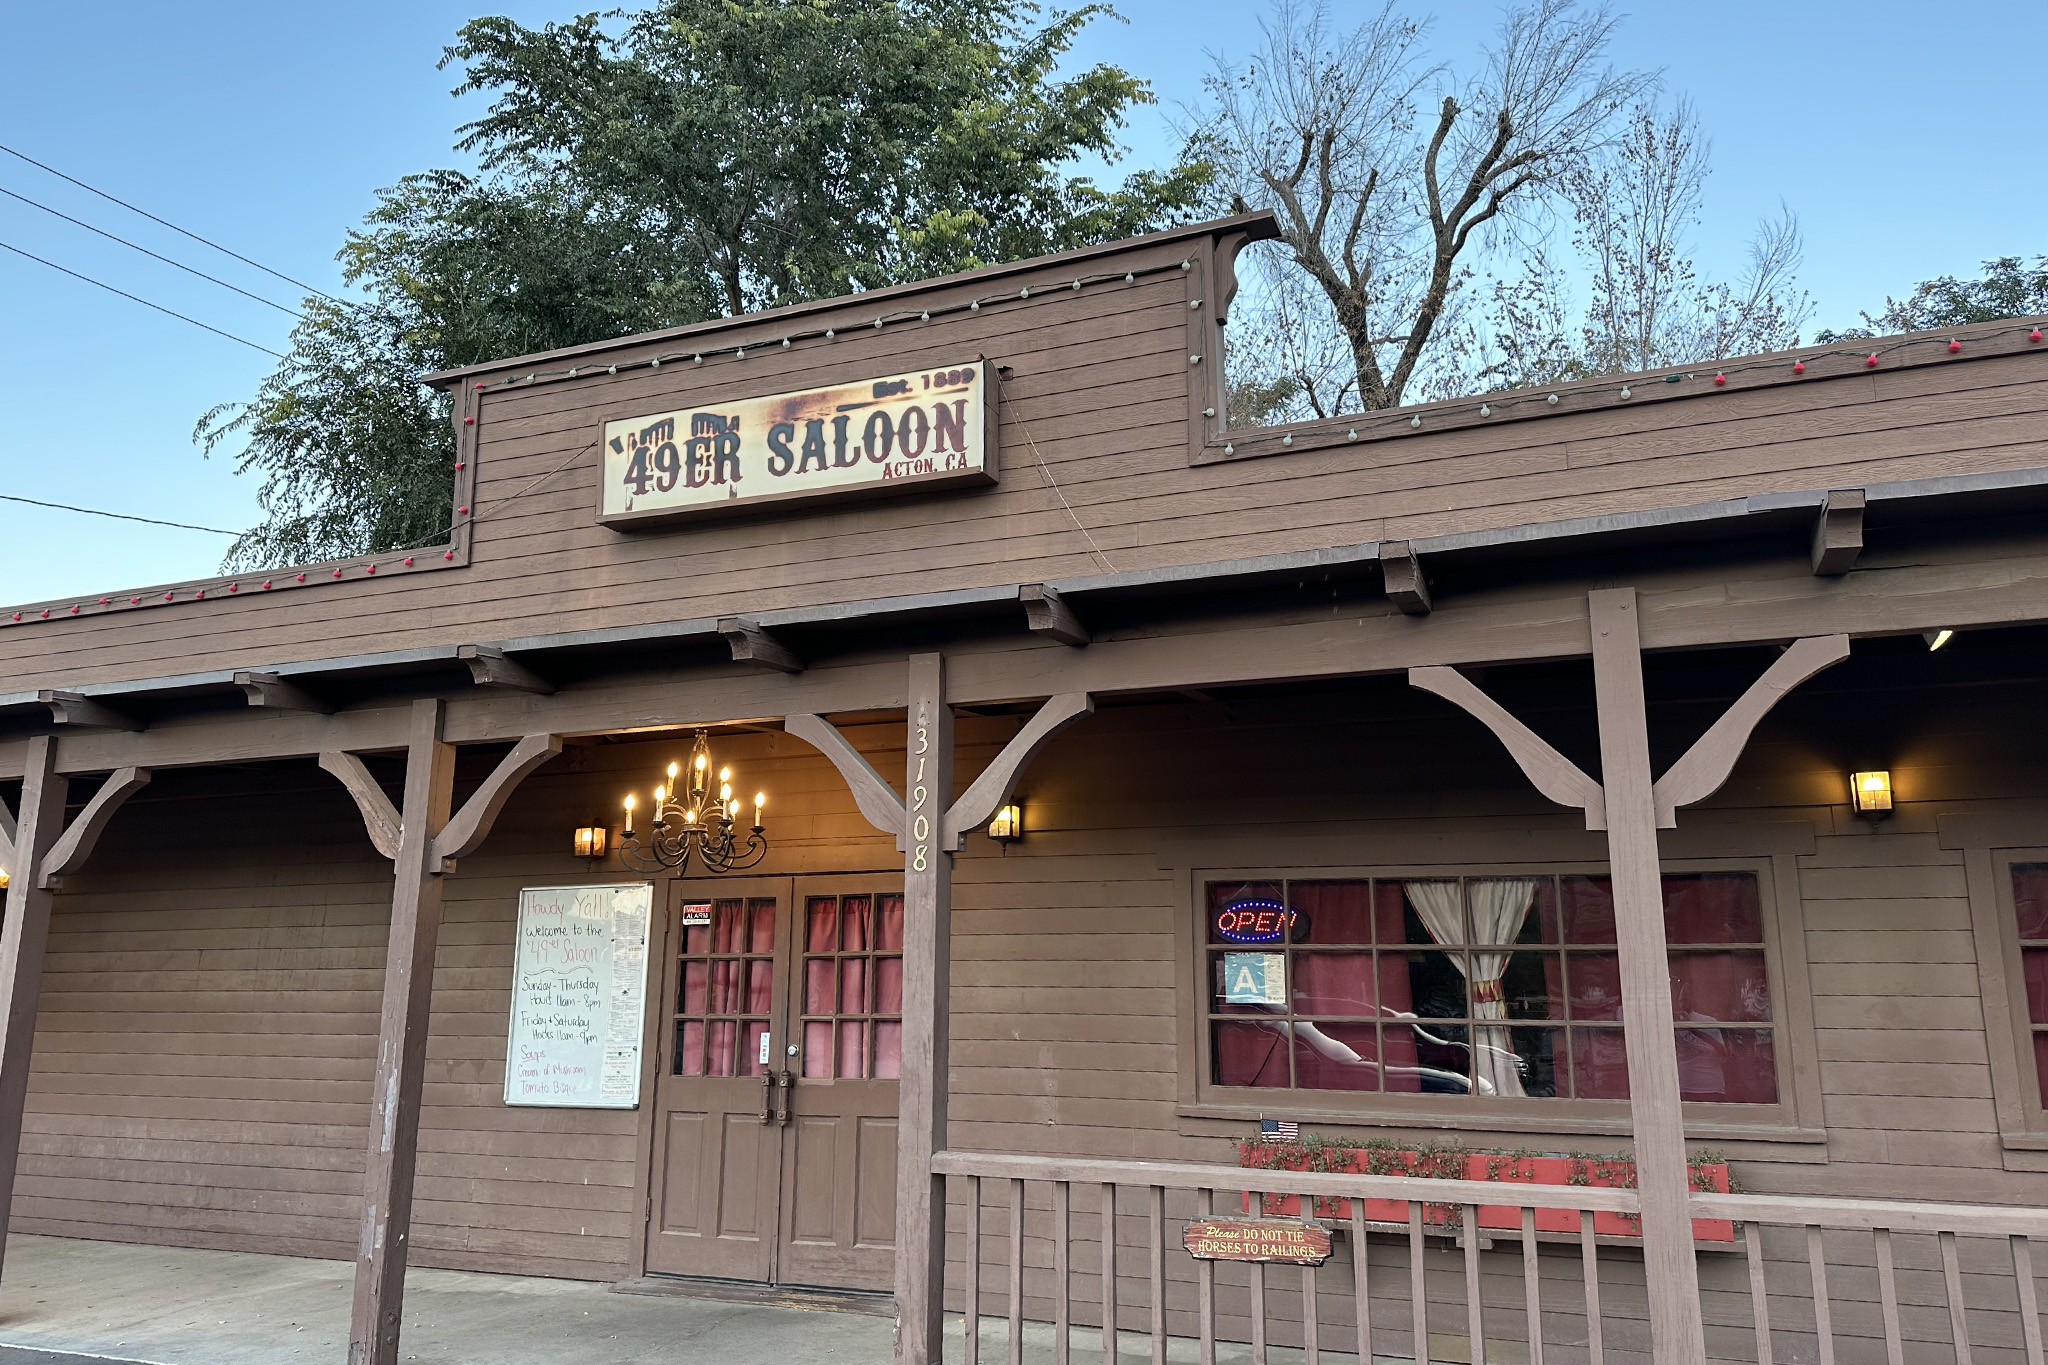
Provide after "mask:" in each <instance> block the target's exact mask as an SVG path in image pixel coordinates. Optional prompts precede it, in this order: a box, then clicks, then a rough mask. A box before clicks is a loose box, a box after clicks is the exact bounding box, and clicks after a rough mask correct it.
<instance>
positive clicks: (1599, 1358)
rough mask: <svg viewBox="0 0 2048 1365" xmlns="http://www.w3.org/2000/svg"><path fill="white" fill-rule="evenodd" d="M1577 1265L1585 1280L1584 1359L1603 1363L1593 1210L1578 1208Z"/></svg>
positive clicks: (1597, 1248)
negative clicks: (1581, 1270) (1581, 1269)
mask: <svg viewBox="0 0 2048 1365" xmlns="http://www.w3.org/2000/svg"><path fill="white" fill-rule="evenodd" d="M1579 1265H1580V1266H1581V1267H1582V1268H1583V1271H1584V1274H1583V1278H1584V1280H1585V1281H1586V1359H1587V1361H1588V1362H1589V1365H1604V1363H1605V1361H1606V1359H1607V1357H1606V1353H1605V1351H1604V1350H1603V1348H1602V1345H1601V1329H1602V1327H1603V1326H1604V1324H1603V1323H1602V1322H1601V1320H1600V1248H1599V1246H1598V1244H1597V1243H1595V1242H1594V1241H1593V1211H1592V1210H1591V1209H1580V1210H1579Z"/></svg>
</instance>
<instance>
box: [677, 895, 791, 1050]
mask: <svg viewBox="0 0 2048 1365" xmlns="http://www.w3.org/2000/svg"><path fill="white" fill-rule="evenodd" d="M681 956H682V987H681V998H680V999H679V1000H677V1002H676V1006H677V1009H676V1014H675V1020H674V1022H675V1030H676V1050H675V1074H676V1075H678V1076H758V1075H760V1074H761V1073H762V1072H763V1071H764V1070H766V1069H767V1063H766V1062H765V1061H764V1060H763V1059H762V1048H761V1042H762V1039H763V1038H764V1037H766V1036H767V1033H768V1006H769V1002H770V1000H771V999H773V997H774V994H775V901H774V899H773V898H772V897H756V898H754V899H751V900H739V899H734V900H720V901H713V902H712V903H711V904H709V905H690V906H685V907H684V908H683V945H682V952H681ZM747 1016H753V1017H751V1018H749V1017H747Z"/></svg>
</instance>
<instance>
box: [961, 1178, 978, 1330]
mask: <svg viewBox="0 0 2048 1365" xmlns="http://www.w3.org/2000/svg"><path fill="white" fill-rule="evenodd" d="M962 1297H963V1298H965V1299H966V1301H967V1303H966V1307H967V1312H966V1313H965V1314H964V1315H963V1316H964V1317H965V1319H966V1324H965V1325H966V1331H967V1365H981V1177H980V1176H978V1175H970V1176H968V1177H967V1288H966V1290H965V1292H964V1293H963V1295H962Z"/></svg>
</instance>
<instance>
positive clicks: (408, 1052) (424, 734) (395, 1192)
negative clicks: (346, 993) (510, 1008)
mask: <svg viewBox="0 0 2048 1365" xmlns="http://www.w3.org/2000/svg"><path fill="white" fill-rule="evenodd" d="M441 724H442V703H441V702H440V701H438V700H435V701H419V702H414V703H413V706H412V726H411V735H410V742H409V743H408V745H407V747H406V763H405V801H404V804H403V805H402V806H401V808H400V810H401V815H400V820H399V829H400V839H399V848H398V856H397V857H396V858H395V859H394V860H393V862H394V864H395V866H394V877H393V886H392V897H391V938H390V942H389V945H388V946H387V948H386V950H385V955H384V1009H383V1015H382V1018H381V1019H380V1021H379V1023H378V1029H377V1067H376V1073H375V1076H374V1078H373V1080H372V1084H371V1089H370V1095H371V1098H370V1142H369V1155H368V1161H367V1163H366V1165H365V1168H364V1172H363V1209H362V1225H361V1230H360V1233H359V1235H358V1238H357V1241H356V1285H355V1298H354V1302H353V1305H352V1307H351V1311H350V1318H349V1347H348V1358H349V1362H350V1365H397V1361H398V1331H399V1325H400V1323H401V1321H402V1320H403V1316H404V1310H405V1263H406V1254H407V1251H408V1250H409V1249H410V1246H411V1242H412V1194H413V1172H414V1166H415V1162H416V1160H417V1157H418V1148H419V1128H420V1083H421V1078H422V1076H423V1074H424V1073H425V1070H426V1060H427V1021H428V1018H429V1016H430V1014H431V1012H432V1004H433V988H434V953H435V949H436V948H437V947H438V946H439V943H440V938H441V888H442V886H443V879H442V877H441V875H440V872H439V861H440V860H439V859H438V858H437V857H436V855H435V853H434V842H435V840H436V839H437V838H438V837H439V835H440V833H441V830H442V828H443V827H444V826H445V825H446V824H447V822H448V809H449V806H450V804H451V802H452V800H453V794H454V787H455V747H454V746H453V745H451V744H447V743H444V742H443V741H442V738H441Z"/></svg>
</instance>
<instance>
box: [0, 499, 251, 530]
mask: <svg viewBox="0 0 2048 1365" xmlns="http://www.w3.org/2000/svg"><path fill="white" fill-rule="evenodd" d="M0 500H4V501H7V502H25V503H27V504H28V505H29V506H31V507H54V508H56V509H57V510H58V511H59V512H83V513H84V514H85V515H86V516H89V517H113V518H114V519H115V520H117V521H140V522H147V523H148V524H149V525H151V526H175V527H177V528H178V529H179V530H180V531H205V532H207V533H208V534H209V535H216V536H239V535H241V534H242V533H241V532H240V531H223V530H221V529H220V528H219V527H218V526H194V525H193V524H192V523H191V522H189V521H160V520H158V519H157V518H155V517H138V516H131V515H130V514H129V513H127V512H102V511H101V510H100V509H99V508H97V507H73V506H72V505H71V504H70V503H68V502H43V501H41V500H40V499H38V498H24V497H19V496H17V495H15V494H13V493H0Z"/></svg>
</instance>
